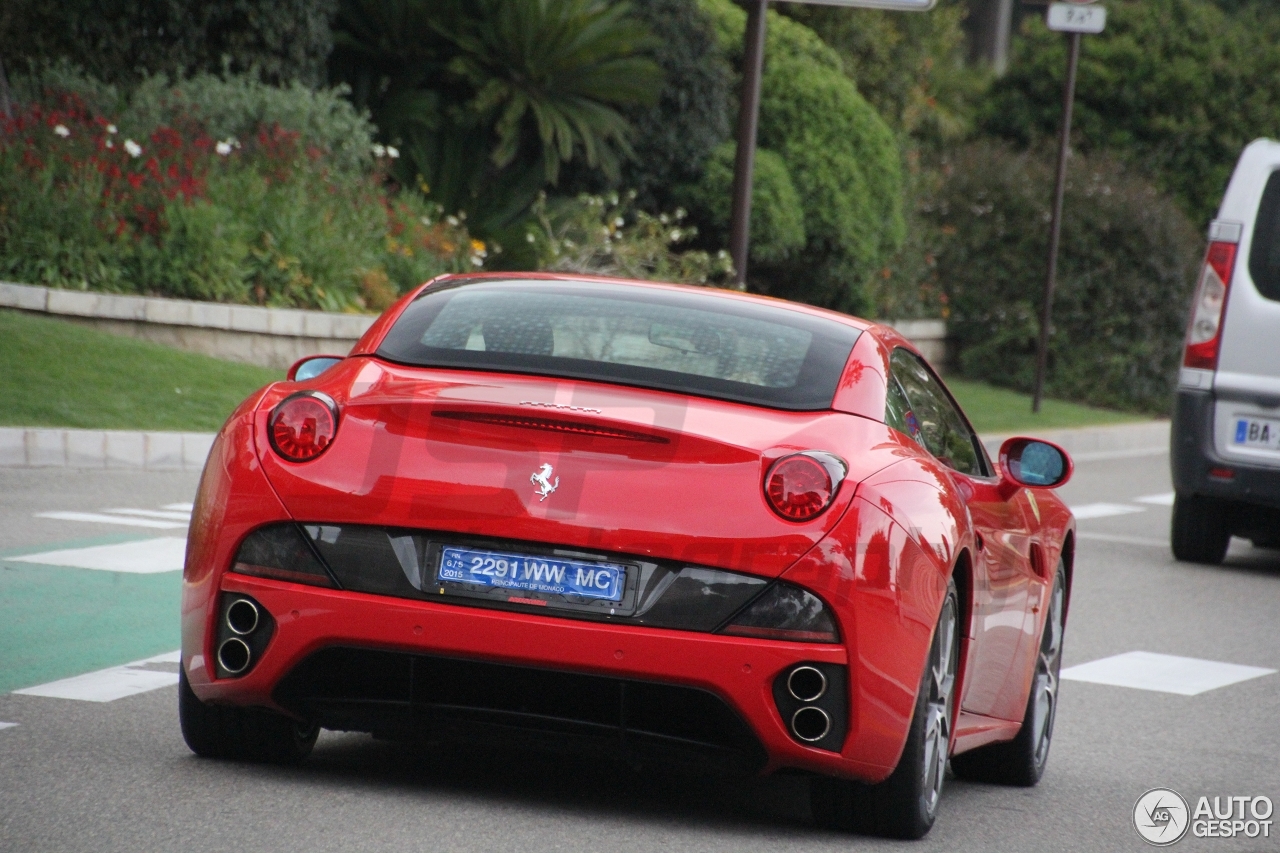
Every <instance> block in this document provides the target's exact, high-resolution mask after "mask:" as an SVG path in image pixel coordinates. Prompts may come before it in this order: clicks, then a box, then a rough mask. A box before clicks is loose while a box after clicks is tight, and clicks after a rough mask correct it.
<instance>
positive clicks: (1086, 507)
mask: <svg viewBox="0 0 1280 853" xmlns="http://www.w3.org/2000/svg"><path fill="white" fill-rule="evenodd" d="M1071 511H1072V512H1073V513H1075V516H1076V520H1077V521H1083V520H1085V519H1086V518H1108V517H1110V516H1113V515H1129V514H1130V513H1134V512H1146V511H1147V510H1146V507H1141V506H1129V505H1128V504H1105V503H1098V504H1081V505H1080V506H1073V507H1071Z"/></svg>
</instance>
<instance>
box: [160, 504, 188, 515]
mask: <svg viewBox="0 0 1280 853" xmlns="http://www.w3.org/2000/svg"><path fill="white" fill-rule="evenodd" d="M160 508H161V509H172V510H176V511H177V512H185V513H191V512H192V511H193V510H195V508H196V505H195V504H165V505H164V506H162V507H160Z"/></svg>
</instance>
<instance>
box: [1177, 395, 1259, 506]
mask: <svg viewBox="0 0 1280 853" xmlns="http://www.w3.org/2000/svg"><path fill="white" fill-rule="evenodd" d="M1213 417H1214V397H1213V394H1212V393H1211V392H1208V391H1188V390H1180V391H1178V397H1177V402H1176V404H1175V406H1174V412H1173V425H1172V429H1171V431H1170V447H1169V462H1170V466H1171V469H1172V473H1173V487H1174V489H1175V490H1176V491H1177V492H1178V494H1181V495H1203V496H1205V497H1211V498H1218V499H1222V500H1228V501H1234V502H1237V503H1240V504H1246V505H1250V506H1260V507H1269V508H1280V469H1275V468H1263V467H1260V466H1251V465H1248V464H1242V463H1241V462H1240V461H1238V460H1235V459H1224V458H1223V457H1222V456H1221V455H1219V454H1218V452H1217V450H1216V449H1215V447H1214V435H1213ZM1215 468H1229V469H1231V471H1232V472H1234V476H1232V477H1231V478H1229V479H1228V478H1225V477H1214V476H1212V475H1211V474H1210V471H1211V470H1213V469H1215Z"/></svg>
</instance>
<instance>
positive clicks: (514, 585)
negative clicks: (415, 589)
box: [436, 546, 627, 601]
mask: <svg viewBox="0 0 1280 853" xmlns="http://www.w3.org/2000/svg"><path fill="white" fill-rule="evenodd" d="M436 577H437V579H438V580H439V581H441V582H442V583H443V582H449V583H465V584H475V585H476V586H485V587H491V588H495V589H506V590H510V591H512V592H513V593H517V594H518V593H521V592H536V593H544V594H552V595H569V596H574V597H576V598H588V599H593V600H597V601H621V600H622V594H623V592H625V591H626V587H627V570H626V567H625V566H619V565H615V564H613V563H587V562H581V561H579V560H561V559H557V558H555V557H537V556H530V555H528V554H509V553H504V552H501V551H477V550H474V549H472V548H457V547H454V546H446V547H445V548H443V549H441V552H440V568H439V570H437V572H436Z"/></svg>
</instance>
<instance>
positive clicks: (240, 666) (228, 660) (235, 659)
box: [218, 637, 253, 675]
mask: <svg viewBox="0 0 1280 853" xmlns="http://www.w3.org/2000/svg"><path fill="white" fill-rule="evenodd" d="M252 657H253V652H251V651H250V650H249V644H248V643H246V642H245V641H244V640H242V639H240V638H239V637H231V638H230V639H227V640H223V641H222V645H220V646H218V665H219V666H221V667H222V668H223V669H224V670H226V671H227V672H228V673H229V674H231V675H239V674H240V673H242V672H244V671H245V670H246V669H248V668H249V661H250V659H251V658H252Z"/></svg>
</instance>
